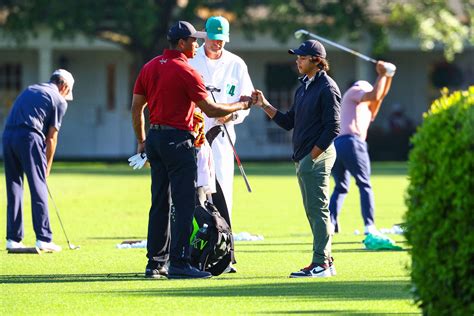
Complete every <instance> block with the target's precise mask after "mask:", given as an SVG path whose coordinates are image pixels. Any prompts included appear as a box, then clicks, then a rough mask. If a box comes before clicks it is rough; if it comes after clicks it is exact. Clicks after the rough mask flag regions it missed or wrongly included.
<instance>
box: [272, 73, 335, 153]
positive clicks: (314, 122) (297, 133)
mask: <svg viewBox="0 0 474 316" xmlns="http://www.w3.org/2000/svg"><path fill="white" fill-rule="evenodd" d="M305 87H306V84H305V82H304V80H302V85H301V86H300V87H299V88H298V90H296V93H295V97H294V102H293V105H292V107H291V109H290V110H289V111H288V112H286V113H285V114H283V113H282V112H280V111H278V112H277V113H276V114H275V116H274V117H273V120H274V121H275V123H277V124H278V125H279V126H281V127H282V128H284V129H286V130H291V129H293V128H294V131H293V157H292V159H293V160H294V161H300V160H301V159H302V158H303V157H304V156H306V155H307V154H309V153H310V152H311V150H312V149H313V147H314V145H316V146H318V147H319V148H320V149H321V150H323V151H324V150H326V149H327V148H328V147H329V146H330V145H331V143H332V141H333V140H334V138H335V137H336V136H337V135H338V134H339V129H340V111H341V110H340V107H341V105H340V103H341V92H340V91H339V87H338V86H337V84H336V82H335V81H334V80H333V79H332V78H331V77H329V76H328V75H327V74H326V72H325V71H318V73H317V74H316V76H315V78H314V81H313V82H311V83H310V84H309V86H308V88H307V89H306V88H305Z"/></svg>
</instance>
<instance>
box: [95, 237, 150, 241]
mask: <svg viewBox="0 0 474 316" xmlns="http://www.w3.org/2000/svg"><path fill="white" fill-rule="evenodd" d="M87 239H90V240H124V241H125V240H135V241H137V242H139V241H142V240H145V239H146V236H142V237H139V236H126V237H124V236H112V237H87Z"/></svg>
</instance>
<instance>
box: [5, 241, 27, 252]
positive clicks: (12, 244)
mask: <svg viewBox="0 0 474 316" xmlns="http://www.w3.org/2000/svg"><path fill="white" fill-rule="evenodd" d="M19 248H26V246H25V245H23V243H22V242H21V241H20V242H16V241H14V240H11V239H7V250H10V249H19Z"/></svg>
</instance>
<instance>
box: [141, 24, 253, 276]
mask: <svg viewBox="0 0 474 316" xmlns="http://www.w3.org/2000/svg"><path fill="white" fill-rule="evenodd" d="M205 37H206V33H205V32H197V31H196V29H195V28H194V27H193V26H192V25H191V24H190V23H188V22H185V21H178V22H177V23H175V24H174V25H173V26H172V27H171V28H170V29H169V31H168V36H167V38H168V42H169V45H170V49H165V50H164V51H163V55H160V56H157V57H155V58H153V59H152V60H151V61H149V62H148V63H147V64H145V66H143V68H142V69H141V71H140V74H139V75H138V78H137V80H136V82H135V87H134V90H133V99H132V119H133V128H134V130H135V134H136V137H137V141H138V147H137V152H138V153H142V152H144V151H146V154H147V157H148V160H149V162H150V166H151V182H152V183H151V191H152V203H151V208H150V214H149V220H148V242H147V257H148V264H147V266H146V270H145V276H146V277H150V278H161V277H164V276H167V277H168V278H175V279H178V278H179V279H189V278H209V277H211V274H210V273H208V272H204V271H199V270H198V269H196V268H194V267H192V266H191V265H190V263H189V262H190V246H189V239H190V236H191V233H192V220H193V217H194V207H195V205H196V203H195V198H196V195H195V194H196V191H195V190H196V189H195V182H196V173H197V166H196V153H195V148H194V144H193V141H194V136H193V135H192V134H191V131H192V129H193V113H194V110H195V107H196V106H197V107H199V108H200V109H201V110H202V111H203V112H204V113H205V114H206V115H207V116H208V117H221V116H225V115H228V114H230V113H233V112H235V111H238V110H245V109H248V108H249V107H250V102H251V101H250V100H251V99H250V97H247V98H242V100H241V101H239V102H235V103H231V104H216V103H214V102H213V101H212V99H210V98H209V97H208V94H207V91H206V87H205V85H204V83H203V81H202V79H201V76H200V75H199V74H198V73H197V71H196V70H195V69H194V68H192V67H191V66H190V65H189V64H188V58H193V57H194V56H195V55H196V49H197V48H198V44H197V42H196V38H205ZM145 106H148V109H149V112H150V124H151V125H150V130H149V132H148V134H147V136H146V137H145V123H144V114H143V110H144V109H145ZM168 188H170V191H171V199H172V201H173V204H174V207H175V212H174V219H173V223H172V225H170V204H169V199H168V196H169V195H168ZM170 231H171V234H170ZM168 261H169V262H170V265H169V269H168V270H167V269H166V266H165V265H166V263H167V262H168Z"/></svg>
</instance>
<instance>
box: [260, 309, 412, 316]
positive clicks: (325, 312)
mask: <svg viewBox="0 0 474 316" xmlns="http://www.w3.org/2000/svg"><path fill="white" fill-rule="evenodd" d="M257 314H272V315H274V314H285V315H287V314H309V315H315V314H322V315H333V314H341V315H421V313H400V312H393V313H385V312H384V313H381V312H368V311H363V312H361V311H357V310H342V311H341V310H339V311H338V310H332V309H320V310H304V311H294V310H288V311H271V312H260V313H257Z"/></svg>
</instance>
